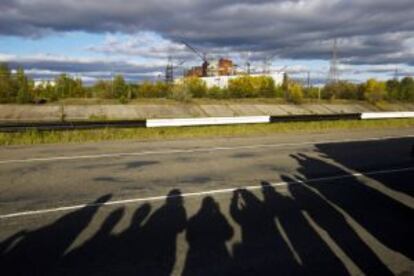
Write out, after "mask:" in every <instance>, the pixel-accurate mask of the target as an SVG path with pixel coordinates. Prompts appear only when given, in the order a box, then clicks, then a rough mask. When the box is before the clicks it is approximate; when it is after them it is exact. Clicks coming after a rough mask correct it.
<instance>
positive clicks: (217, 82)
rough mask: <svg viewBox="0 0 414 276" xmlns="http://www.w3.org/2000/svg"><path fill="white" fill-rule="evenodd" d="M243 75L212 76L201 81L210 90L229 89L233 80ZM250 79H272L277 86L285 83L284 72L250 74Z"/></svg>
mask: <svg viewBox="0 0 414 276" xmlns="http://www.w3.org/2000/svg"><path fill="white" fill-rule="evenodd" d="M241 76H242V75H231V76H211V77H202V78H201V79H202V80H203V81H204V83H205V84H206V85H207V87H208V88H211V87H214V86H217V87H220V88H227V87H228V85H229V81H230V80H232V79H236V78H240V77H241ZM249 76H250V77H263V76H266V77H271V78H272V79H273V81H274V83H275V85H276V86H278V85H282V83H283V72H277V73H270V74H250V75H249Z"/></svg>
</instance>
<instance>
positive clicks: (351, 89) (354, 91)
mask: <svg viewBox="0 0 414 276" xmlns="http://www.w3.org/2000/svg"><path fill="white" fill-rule="evenodd" d="M322 97H323V98H324V99H329V100H333V99H348V100H357V99H362V98H363V97H362V95H360V94H359V90H358V86H357V85H356V84H353V83H351V82H347V81H337V82H330V83H327V84H326V85H325V86H324V88H323V89H322Z"/></svg>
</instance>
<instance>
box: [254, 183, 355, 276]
mask: <svg viewBox="0 0 414 276" xmlns="http://www.w3.org/2000/svg"><path fill="white" fill-rule="evenodd" d="M262 193H263V197H264V204H265V205H266V207H267V208H268V209H269V210H270V212H271V214H272V216H273V217H275V218H277V219H278V220H279V222H280V225H281V227H282V228H283V229H284V231H285V233H286V235H287V237H288V239H289V240H290V242H291V244H292V247H293V250H294V251H295V252H296V254H297V256H298V258H299V259H300V263H301V267H302V271H301V274H307V275H321V274H324V275H347V274H348V272H347V270H346V268H345V266H344V265H343V263H342V262H341V260H340V259H339V258H338V257H337V256H336V255H335V254H334V252H332V250H331V249H330V248H329V247H328V245H327V244H326V243H325V241H324V240H323V239H322V238H321V236H320V235H319V233H318V232H316V231H315V229H314V228H312V227H311V225H310V224H309V222H308V221H307V220H306V218H305V216H304V215H303V214H302V210H301V208H300V203H299V202H298V200H295V199H293V198H291V197H289V196H286V195H282V194H280V193H278V192H277V191H276V190H275V189H274V188H273V187H272V186H271V185H270V184H269V183H267V182H262Z"/></svg>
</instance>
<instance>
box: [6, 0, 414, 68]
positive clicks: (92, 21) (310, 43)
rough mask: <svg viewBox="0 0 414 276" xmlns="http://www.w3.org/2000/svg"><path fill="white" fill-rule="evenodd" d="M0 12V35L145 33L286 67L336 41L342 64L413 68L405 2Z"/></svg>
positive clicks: (74, 6)
mask: <svg viewBox="0 0 414 276" xmlns="http://www.w3.org/2000/svg"><path fill="white" fill-rule="evenodd" d="M0 8H1V12H0V34H4V35H20V36H32V37H36V36H42V35H45V34H48V33H49V32H62V31H75V30H76V31H78V30H81V31H86V32H94V33H96V32H122V33H136V32H139V31H153V32H156V33H158V34H160V35H162V36H163V37H165V38H167V39H171V40H172V41H175V42H177V41H180V40H187V41H189V42H192V43H194V44H196V45H200V46H202V47H203V48H207V49H215V48H219V47H228V49H229V50H230V51H252V52H254V53H255V54H256V56H255V57H256V58H261V57H264V56H266V55H269V54H278V56H280V57H285V58H294V59H328V58H329V55H330V52H331V42H332V39H333V38H339V46H340V51H339V52H340V53H341V56H340V57H341V58H343V59H344V61H345V62H349V63H352V64H358V63H368V64H371V63H372V64H377V63H379V64H381V63H389V62H394V61H396V62H402V63H406V64H413V63H414V58H413V55H412V50H411V49H412V47H413V46H414V45H413V44H414V43H413V42H412V41H409V39H410V37H412V36H413V34H414V20H413V17H412V15H413V14H414V1H412V0H394V1H389V0H331V1H326V0H307V1H299V0H298V1H287V0H284V1H283V0H278V1H274V0H273V1H268V0H260V1H254V2H252V1H245V0H229V1H219V0H213V1H205V0H191V1H190V0H174V1H173V0H152V1H136V0H118V1H110V0H94V1H93V0H88V1H82V2H81V1H76V0H31V1H23V0H14V1H13V0H3V1H2V3H1V4H0ZM328 42H329V43H328ZM396 53H398V54H399V56H398V57H395V56H390V55H392V54H396Z"/></svg>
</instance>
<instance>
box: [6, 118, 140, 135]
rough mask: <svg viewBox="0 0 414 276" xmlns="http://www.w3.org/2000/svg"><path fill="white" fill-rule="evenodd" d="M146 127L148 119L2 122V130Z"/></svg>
mask: <svg viewBox="0 0 414 276" xmlns="http://www.w3.org/2000/svg"><path fill="white" fill-rule="evenodd" d="M136 127H146V120H134V121H71V122H6V123H2V122H0V132H24V131H30V130H37V131H54V130H77V129H99V128H136Z"/></svg>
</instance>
